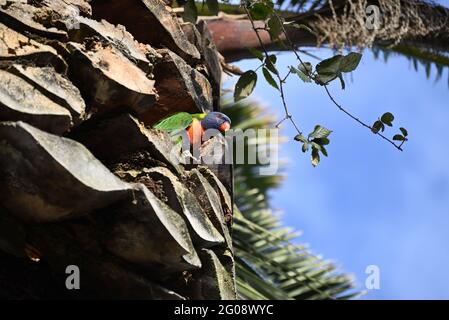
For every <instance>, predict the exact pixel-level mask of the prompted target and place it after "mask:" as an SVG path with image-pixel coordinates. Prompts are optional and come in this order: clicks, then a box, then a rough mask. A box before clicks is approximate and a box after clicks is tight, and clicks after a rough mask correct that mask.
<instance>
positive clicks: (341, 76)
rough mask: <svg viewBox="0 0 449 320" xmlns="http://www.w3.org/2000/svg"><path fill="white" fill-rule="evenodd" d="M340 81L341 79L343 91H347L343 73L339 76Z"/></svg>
mask: <svg viewBox="0 0 449 320" xmlns="http://www.w3.org/2000/svg"><path fill="white" fill-rule="evenodd" d="M338 79H340V84H341V90H345V88H346V85H345V80H343V75H342V74H341V73H339V74H338Z"/></svg>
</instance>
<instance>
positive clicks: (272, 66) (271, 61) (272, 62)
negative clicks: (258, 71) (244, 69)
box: [265, 54, 279, 74]
mask: <svg viewBox="0 0 449 320" xmlns="http://www.w3.org/2000/svg"><path fill="white" fill-rule="evenodd" d="M276 61H277V58H276V56H275V55H274V54H271V55H269V56H268V58H265V67H267V68H268V70H270V71H271V72H273V73H274V74H279V71H278V70H277V69H276Z"/></svg>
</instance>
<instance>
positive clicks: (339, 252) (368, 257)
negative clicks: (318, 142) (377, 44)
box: [238, 50, 449, 299]
mask: <svg viewBox="0 0 449 320" xmlns="http://www.w3.org/2000/svg"><path fill="white" fill-rule="evenodd" d="M313 52H314V53H315V54H318V55H320V56H321V57H329V56H331V55H332V52H330V51H326V50H324V51H315V50H314V51H313ZM308 60H310V61H311V62H312V63H313V64H316V63H317V61H314V60H313V59H308ZM294 61H295V60H294V57H293V55H292V54H291V53H282V54H280V55H279V56H278V67H279V69H280V70H284V72H285V70H287V66H288V65H291V64H295V62H294ZM238 65H239V66H240V67H241V68H242V69H244V70H246V69H250V68H253V69H254V68H255V67H256V66H257V62H256V61H254V60H245V61H241V62H239V63H238ZM432 71H433V72H432V77H431V79H426V76H425V72H424V69H423V67H421V66H420V68H419V72H416V71H415V70H414V69H413V67H412V65H411V63H410V62H409V61H408V60H407V59H405V58H403V57H399V56H391V57H390V58H389V60H388V62H387V63H384V61H383V59H380V60H375V59H374V57H373V55H372V54H371V52H370V51H365V52H364V55H363V58H362V61H361V63H360V65H359V67H358V69H357V70H356V71H355V72H354V73H353V74H352V75H351V76H349V77H347V79H346V84H347V87H346V90H345V91H342V90H341V89H340V87H339V84H338V83H335V84H334V85H331V92H333V94H334V96H335V98H336V99H337V101H339V102H341V104H342V105H344V106H345V107H346V108H347V109H348V110H350V111H351V112H352V113H354V114H355V115H357V116H359V117H360V118H361V119H364V120H366V121H367V122H369V123H372V122H373V121H374V120H376V119H377V117H379V116H380V115H381V114H382V113H384V112H386V111H390V112H392V113H393V114H394V115H395V120H394V128H395V129H394V130H391V129H390V130H388V131H387V134H388V135H390V136H392V135H393V134H394V133H396V132H395V130H398V127H399V126H404V127H406V128H407V129H408V131H409V137H410V141H409V142H408V143H407V144H406V145H405V147H404V152H399V151H397V150H396V149H394V148H393V147H392V146H391V145H389V144H388V143H386V142H385V141H383V140H381V139H380V138H379V137H378V136H375V135H373V134H372V133H370V131H368V130H367V129H366V128H363V127H361V126H360V125H358V124H357V123H356V122H354V121H353V120H351V119H349V118H348V117H347V116H345V115H344V114H343V113H342V112H340V111H338V110H337V108H336V107H335V106H334V105H333V104H332V103H331V102H330V101H329V99H328V98H327V96H326V94H325V91H324V90H323V88H321V87H318V86H316V85H312V84H304V83H302V82H301V81H300V80H299V79H296V78H291V79H290V80H289V81H288V82H287V84H286V99H287V102H288V104H289V106H290V109H291V112H292V114H293V116H294V117H295V118H296V120H297V122H298V123H299V124H300V126H301V128H302V130H303V131H304V132H310V131H312V129H313V127H314V125H315V124H321V125H323V126H325V127H327V128H329V129H331V130H333V133H332V135H331V136H330V138H331V144H330V145H329V147H328V148H327V149H328V152H329V157H328V158H324V157H322V161H321V163H320V165H319V166H318V167H317V168H313V167H312V165H311V164H310V156H308V155H304V154H303V153H302V152H301V150H300V145H299V144H298V143H297V142H295V141H293V140H292V139H290V140H289V141H288V142H287V143H285V144H284V145H283V147H282V148H281V157H282V158H285V159H288V164H287V167H286V169H285V175H286V179H285V181H284V183H283V184H282V186H281V187H280V188H279V189H278V190H275V191H274V192H273V193H272V194H271V204H272V206H273V207H274V208H277V209H281V210H282V212H283V215H282V220H283V221H284V222H285V224H286V225H289V226H293V227H295V228H296V229H299V230H302V231H303V232H304V234H303V235H302V236H301V237H300V238H299V239H298V241H299V242H307V243H309V244H310V247H311V249H312V252H314V253H316V254H320V255H323V256H324V257H325V258H326V259H331V260H332V261H334V262H335V263H336V264H337V265H338V266H339V267H340V269H341V270H344V271H345V272H348V273H352V274H354V275H355V276H356V278H357V283H358V285H359V289H362V290H363V289H364V282H365V278H366V277H367V275H366V274H365V268H366V266H368V265H372V264H374V265H377V266H379V268H380V286H381V287H380V290H370V291H368V293H367V295H366V296H365V297H364V298H365V299H449V250H448V245H449V232H448V231H449V148H448V141H449V130H448V126H449V89H448V71H447V69H446V70H445V71H444V73H443V77H442V79H441V80H440V81H438V82H435V81H434V76H435V69H432ZM351 78H352V79H351ZM252 97H253V98H255V99H257V100H259V101H262V103H263V104H265V105H266V106H268V107H269V110H270V111H272V112H273V113H275V114H277V115H278V116H279V118H280V117H281V116H282V107H281V102H280V99H279V96H278V94H277V92H276V91H275V90H274V89H272V88H271V87H269V86H268V85H267V84H266V83H265V82H264V80H263V78H262V76H261V75H260V77H259V82H258V84H257V87H256V89H255V92H254V93H253V95H252ZM282 132H283V134H284V135H286V136H289V137H293V136H294V135H295V132H294V130H293V129H292V128H291V127H290V126H288V125H284V127H283V130H282Z"/></svg>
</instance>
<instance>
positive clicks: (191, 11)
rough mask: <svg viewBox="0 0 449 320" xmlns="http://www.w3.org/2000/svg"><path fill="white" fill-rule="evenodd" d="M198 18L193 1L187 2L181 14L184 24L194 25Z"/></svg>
mask: <svg viewBox="0 0 449 320" xmlns="http://www.w3.org/2000/svg"><path fill="white" fill-rule="evenodd" d="M197 18H198V11H197V8H196V5H195V0H188V1H187V3H186V4H185V5H184V13H183V14H182V20H184V21H185V22H191V23H193V24H195V23H196V20H197Z"/></svg>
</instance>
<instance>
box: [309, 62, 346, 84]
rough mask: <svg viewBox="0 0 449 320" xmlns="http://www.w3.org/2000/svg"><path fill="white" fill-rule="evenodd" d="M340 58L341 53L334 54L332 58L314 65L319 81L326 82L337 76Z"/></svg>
mask: <svg viewBox="0 0 449 320" xmlns="http://www.w3.org/2000/svg"><path fill="white" fill-rule="evenodd" d="M342 59H343V56H342V55H336V56H333V57H332V58H329V59H325V60H323V61H321V62H320V63H318V64H317V65H316V72H317V73H318V75H319V78H318V79H319V81H320V82H321V83H323V84H326V83H328V82H329V81H332V80H334V79H335V78H336V77H337V76H338V74H339V73H340V63H341V60H342Z"/></svg>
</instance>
